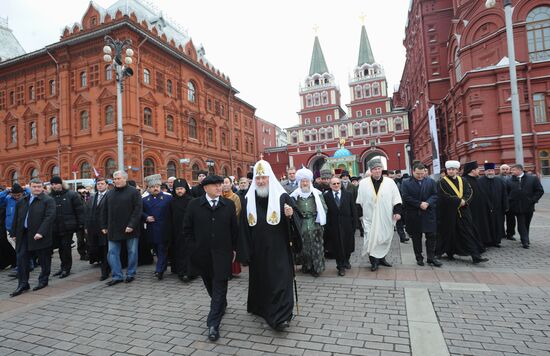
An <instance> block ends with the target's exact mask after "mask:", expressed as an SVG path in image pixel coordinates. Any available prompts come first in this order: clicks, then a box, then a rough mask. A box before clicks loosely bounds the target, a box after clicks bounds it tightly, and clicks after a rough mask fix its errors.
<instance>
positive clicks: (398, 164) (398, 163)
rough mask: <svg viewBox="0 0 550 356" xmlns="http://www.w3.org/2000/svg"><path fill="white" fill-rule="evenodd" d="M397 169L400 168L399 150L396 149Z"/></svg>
mask: <svg viewBox="0 0 550 356" xmlns="http://www.w3.org/2000/svg"><path fill="white" fill-rule="evenodd" d="M397 169H398V170H401V152H399V151H397Z"/></svg>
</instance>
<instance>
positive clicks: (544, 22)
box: [525, 6, 550, 61]
mask: <svg viewBox="0 0 550 356" xmlns="http://www.w3.org/2000/svg"><path fill="white" fill-rule="evenodd" d="M525 23H526V24H525V28H526V30H527V47H528V49H529V58H530V59H531V60H532V61H540V60H546V59H549V58H550V6H539V7H536V8H534V9H533V10H531V12H530V13H529V14H528V15H527V18H526V19H525Z"/></svg>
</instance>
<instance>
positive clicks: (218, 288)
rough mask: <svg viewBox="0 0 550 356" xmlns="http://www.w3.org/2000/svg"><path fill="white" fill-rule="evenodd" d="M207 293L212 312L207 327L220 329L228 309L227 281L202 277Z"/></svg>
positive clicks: (209, 314)
mask: <svg viewBox="0 0 550 356" xmlns="http://www.w3.org/2000/svg"><path fill="white" fill-rule="evenodd" d="M201 277H202V281H203V283H204V286H205V287H206V291H207V292H208V295H209V296H210V298H211V300H210V312H209V313H208V319H207V321H206V326H208V327H211V326H215V327H219V326H220V322H221V321H222V317H223V314H224V313H225V308H226V307H227V281H228V280H227V279H222V280H217V279H213V278H212V277H211V276H201Z"/></svg>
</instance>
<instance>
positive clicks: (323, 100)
mask: <svg viewBox="0 0 550 356" xmlns="http://www.w3.org/2000/svg"><path fill="white" fill-rule="evenodd" d="M321 100H322V102H323V105H327V104H328V93H327V92H326V91H324V92H323V93H322V94H321Z"/></svg>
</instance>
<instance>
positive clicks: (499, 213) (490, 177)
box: [478, 163, 508, 246]
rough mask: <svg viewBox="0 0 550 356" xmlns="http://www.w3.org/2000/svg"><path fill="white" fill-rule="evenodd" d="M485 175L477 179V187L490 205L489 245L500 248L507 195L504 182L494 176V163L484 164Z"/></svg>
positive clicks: (503, 234)
mask: <svg viewBox="0 0 550 356" xmlns="http://www.w3.org/2000/svg"><path fill="white" fill-rule="evenodd" d="M483 168H485V175H484V176H483V177H481V178H479V182H478V183H479V186H480V187H481V189H483V191H485V193H486V194H487V198H488V201H489V203H490V205H491V210H490V212H489V219H490V220H489V223H490V225H489V229H490V232H491V237H490V239H489V241H490V244H491V245H493V246H497V245H499V246H500V240H501V239H502V238H503V237H504V236H505V232H504V216H505V215H506V212H507V211H508V194H507V191H506V182H505V181H504V180H503V179H499V178H498V177H496V175H495V168H496V165H495V164H494V163H485V164H484V167H483Z"/></svg>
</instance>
